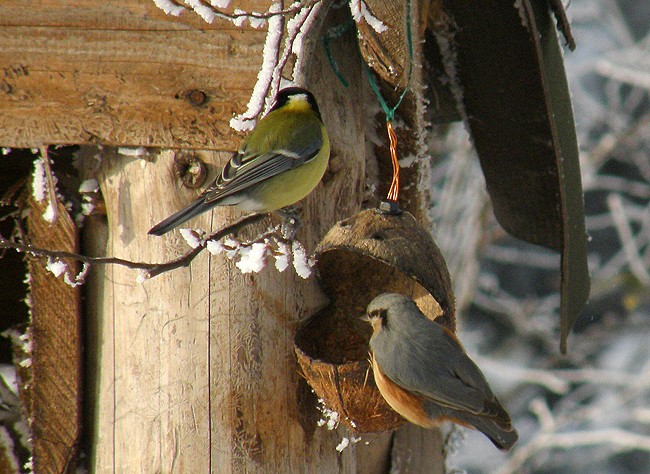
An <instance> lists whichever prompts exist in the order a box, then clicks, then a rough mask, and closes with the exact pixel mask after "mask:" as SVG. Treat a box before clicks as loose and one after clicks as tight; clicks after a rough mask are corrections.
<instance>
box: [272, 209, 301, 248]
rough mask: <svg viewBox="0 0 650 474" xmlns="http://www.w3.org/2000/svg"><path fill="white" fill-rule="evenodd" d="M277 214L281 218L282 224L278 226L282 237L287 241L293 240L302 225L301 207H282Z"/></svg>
mask: <svg viewBox="0 0 650 474" xmlns="http://www.w3.org/2000/svg"><path fill="white" fill-rule="evenodd" d="M277 213H278V214H279V215H280V216H281V217H282V223H281V224H280V232H281V233H282V237H284V238H285V239H288V240H293V239H295V237H296V235H297V234H298V230H299V229H300V224H301V223H302V220H301V214H302V207H300V206H297V205H295V204H294V205H293V206H287V207H283V208H282V209H280V210H279V211H277Z"/></svg>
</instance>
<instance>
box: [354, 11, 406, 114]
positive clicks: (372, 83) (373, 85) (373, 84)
mask: <svg viewBox="0 0 650 474" xmlns="http://www.w3.org/2000/svg"><path fill="white" fill-rule="evenodd" d="M406 38H407V42H408V47H409V72H408V77H407V80H406V86H405V87H404V90H403V91H402V94H401V95H400V97H399V100H398V101H397V104H395V107H393V108H392V109H391V108H389V107H388V104H387V103H386V101H385V100H384V97H383V96H382V95H381V92H380V91H379V86H377V83H376V82H375V78H374V77H373V75H372V71H371V70H370V67H369V66H368V65H367V64H365V63H364V64H365V66H366V67H365V69H366V74H367V76H368V82H370V88H371V89H372V90H373V91H374V92H375V95H376V96H377V99H378V100H379V103H380V104H381V108H382V109H383V110H384V113H385V114H386V122H392V121H393V119H394V118H395V112H396V111H397V108H398V107H399V106H400V104H401V103H402V101H403V100H404V97H405V96H406V92H407V91H408V86H409V84H410V82H411V73H412V72H413V35H412V33H411V0H406Z"/></svg>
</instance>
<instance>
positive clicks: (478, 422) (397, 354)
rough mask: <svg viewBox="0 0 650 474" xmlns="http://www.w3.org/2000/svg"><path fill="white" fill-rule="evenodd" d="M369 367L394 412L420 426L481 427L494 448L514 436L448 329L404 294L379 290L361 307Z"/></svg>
mask: <svg viewBox="0 0 650 474" xmlns="http://www.w3.org/2000/svg"><path fill="white" fill-rule="evenodd" d="M365 319H366V320H367V321H368V322H370V323H371V324H372V328H373V334H372V337H371V338H370V348H371V350H372V370H373V373H374V375H375V382H376V383H377V387H378V388H379V391H380V392H381V394H382V395H383V397H384V398H385V399H386V401H387V402H388V404H389V405H390V406H391V407H392V408H393V409H394V410H395V411H396V412H398V413H399V414H400V415H402V416H403V417H404V418H406V419H407V420H409V421H410V422H411V423H414V424H416V425H419V426H423V427H425V428H433V427H435V426H438V425H439V424H440V423H442V422H443V421H452V422H454V423H457V424H459V425H463V426H467V427H470V428H474V429H477V430H479V431H481V432H482V433H483V434H484V435H485V436H487V437H488V438H489V439H490V441H492V443H494V445H495V446H496V447H498V448H499V449H504V450H508V449H510V448H511V447H512V446H513V445H514V444H515V442H516V441H517V438H518V435H517V431H516V430H515V429H514V428H513V427H512V422H511V421H510V416H509V415H508V413H507V412H506V411H505V409H504V408H503V407H502V406H501V404H500V403H499V401H498V400H497V399H496V397H495V396H494V394H493V393H492V390H491V389H490V387H489V385H488V383H487V381H486V380H485V377H484V376H483V374H482V373H481V371H480V369H479V368H478V367H477V366H476V364H474V362H473V361H472V360H471V359H470V358H469V357H468V356H467V354H466V353H465V350H464V349H463V346H462V345H461V344H460V341H459V340H458V339H457V338H456V336H454V335H453V334H452V333H451V332H450V331H447V330H446V329H445V328H444V327H442V326H441V325H439V324H437V323H435V322H433V321H431V320H430V319H428V318H427V317H426V316H425V315H424V314H422V312H421V311H420V310H419V309H418V307H417V306H416V304H415V302H414V301H413V300H412V299H411V298H409V297H407V296H404V295H400V294H397V293H384V294H382V295H379V296H377V297H376V298H375V299H374V300H372V302H371V303H370V305H368V309H367V318H365Z"/></svg>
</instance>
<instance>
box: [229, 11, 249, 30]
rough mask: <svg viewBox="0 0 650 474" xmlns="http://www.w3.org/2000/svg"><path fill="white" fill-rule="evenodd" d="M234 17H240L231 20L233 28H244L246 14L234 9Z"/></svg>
mask: <svg viewBox="0 0 650 474" xmlns="http://www.w3.org/2000/svg"><path fill="white" fill-rule="evenodd" d="M233 13H234V14H235V15H240V16H238V17H236V18H233V20H232V22H233V24H234V25H235V26H237V27H239V28H241V27H242V26H244V24H245V23H246V12H245V11H244V10H240V9H239V8H235V11H234V12H233Z"/></svg>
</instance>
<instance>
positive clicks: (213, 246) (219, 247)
mask: <svg viewBox="0 0 650 474" xmlns="http://www.w3.org/2000/svg"><path fill="white" fill-rule="evenodd" d="M206 247H207V249H208V252H210V253H211V254H212V255H218V254H220V253H221V252H223V251H224V250H226V248H225V247H224V246H223V244H222V243H221V242H219V241H218V240H208V241H207V242H206Z"/></svg>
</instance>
